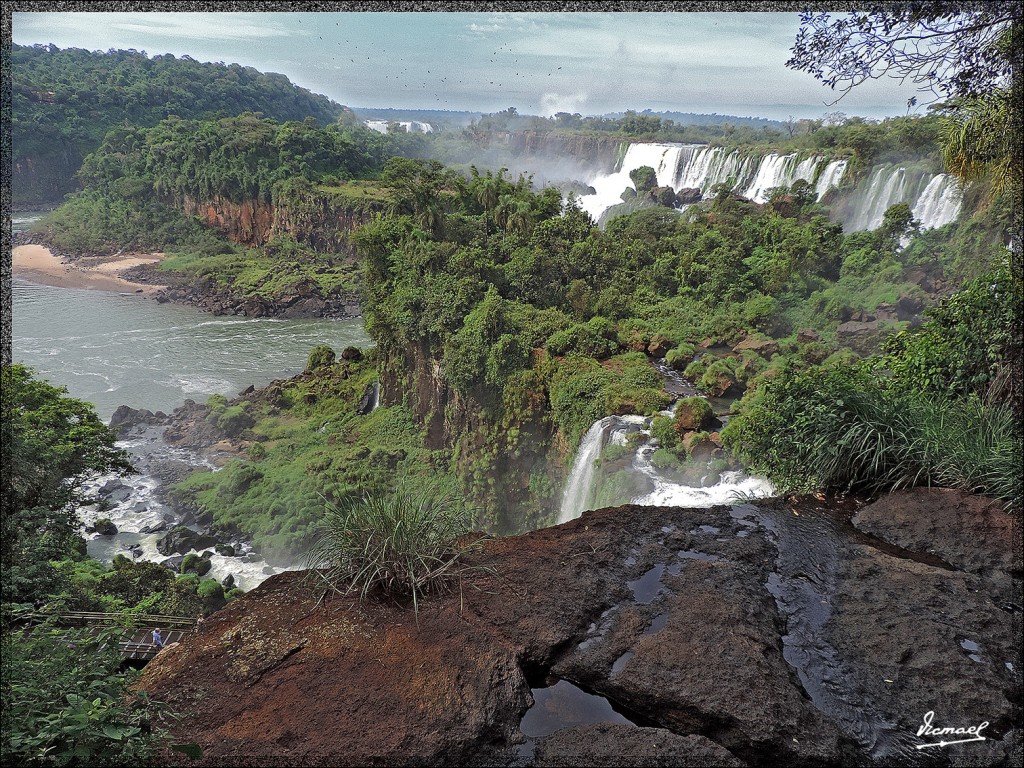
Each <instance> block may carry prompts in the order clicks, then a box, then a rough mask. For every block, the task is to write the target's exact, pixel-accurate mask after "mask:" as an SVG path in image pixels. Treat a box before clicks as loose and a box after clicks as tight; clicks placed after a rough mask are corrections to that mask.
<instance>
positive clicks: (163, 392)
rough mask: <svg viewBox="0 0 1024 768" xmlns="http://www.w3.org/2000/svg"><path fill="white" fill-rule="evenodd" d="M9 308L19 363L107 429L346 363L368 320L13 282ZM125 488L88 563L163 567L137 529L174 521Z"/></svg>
mask: <svg viewBox="0 0 1024 768" xmlns="http://www.w3.org/2000/svg"><path fill="white" fill-rule="evenodd" d="M35 218H37V214H32V213H20V214H17V215H16V217H15V220H14V225H13V227H12V229H14V230H18V229H22V228H25V227H26V226H28V225H29V224H31V222H32V221H33V220H35ZM11 298H12V313H13V358H14V361H15V362H16V363H22V364H24V365H27V366H30V367H32V368H34V369H35V370H36V371H37V373H38V375H39V376H40V377H41V378H43V379H46V380H47V381H49V382H50V383H51V384H54V385H56V386H64V387H67V390H68V393H69V394H70V395H71V396H72V397H76V398H79V399H82V400H86V401H88V402H90V403H92V404H94V405H95V406H96V411H97V413H98V414H99V416H100V418H102V419H103V420H104V421H106V420H109V418H110V416H111V415H112V414H113V412H114V411H115V410H116V409H117V407H118V406H119V405H122V404H124V405H129V406H131V407H132V408H147V409H149V410H151V411H158V410H161V411H165V412H167V413H170V412H171V411H173V410H174V409H175V408H176V407H178V406H180V405H182V404H183V403H184V402H185V400H186V399H192V400H195V401H197V402H203V401H205V400H206V399H207V398H208V397H209V396H210V395H213V394H223V395H225V396H226V397H233V396H234V395H235V394H236V393H238V392H239V391H241V390H242V389H244V388H245V387H247V386H249V385H250V384H252V385H255V386H256V387H262V386H265V385H267V384H269V383H270V382H271V381H273V380H274V379H278V378H284V377H288V376H292V375H294V374H296V373H299V372H301V371H302V369H303V368H304V367H305V363H306V357H307V356H308V354H309V350H310V349H311V348H312V347H314V346H316V345H317V344H328V345H330V346H331V347H333V348H334V349H335V350H337V351H339V352H340V351H341V350H342V349H344V348H345V347H347V346H350V345H351V346H357V347H365V346H367V345H368V344H369V343H370V339H369V337H368V336H367V334H366V332H365V330H364V328H363V324H362V321H361V320H319V319H312V320H279V319H266V318H258V319H256V318H240V317H214V316H213V315H210V314H207V313H204V312H200V311H199V310H197V309H194V308H192V307H182V306H177V305H172V304H158V303H157V302H155V301H153V300H151V299H146V298H142V297H140V296H136V295H134V294H119V293H113V292H109V291H96V290H86V289H72V288H56V287H51V286H46V285H39V284H36V283H32V282H28V281H26V280H23V279H20V278H16V279H15V280H14V284H13V290H12V296H11ZM122 445H123V447H125V448H127V449H128V450H129V452H131V453H132V455H133V460H134V461H135V462H136V463H137V464H138V465H139V466H140V467H145V466H146V465H147V464H149V462H151V461H152V460H153V459H154V456H152V455H151V454H152V450H153V449H152V446H151V444H146V443H144V442H142V441H137V440H136V441H132V442H129V443H123V444H122ZM143 452H146V453H145V454H144V453H143ZM179 458H188V457H187V456H182V457H179ZM194 460H195V461H196V462H198V459H194ZM128 485H129V486H130V488H131V494H130V495H129V496H128V497H127V498H125V499H123V500H121V501H120V502H119V503H118V504H117V505H116V506H115V508H114V509H113V510H110V511H108V512H104V513H103V515H104V516H105V517H109V518H110V519H111V520H113V522H114V523H115V524H116V525H117V526H118V528H119V533H118V534H117V535H116V536H112V537H111V536H104V537H96V536H94V537H93V538H92V539H91V540H90V541H89V552H90V554H91V555H93V556H94V557H97V558H98V559H101V560H103V561H105V562H109V561H110V560H111V559H112V558H113V556H114V555H115V554H117V553H118V552H122V553H123V552H125V551H127V550H126V547H128V546H130V545H133V544H139V545H140V549H141V551H142V553H143V556H144V557H146V558H147V559H152V560H160V559H162V558H161V556H159V555H158V554H157V552H156V549H155V542H156V539H157V538H159V535H158V534H156V533H151V534H144V533H140V529H142V528H145V527H146V526H152V525H154V524H159V523H160V522H161V521H164V522H167V521H168V517H169V516H170V510H168V509H166V508H165V507H164V506H163V505H162V504H161V503H160V502H159V501H158V500H156V499H155V498H154V496H153V489H154V487H155V485H156V483H155V481H153V480H152V478H150V477H148V476H146V475H145V474H143V475H141V476H133V477H131V478H129V479H128ZM82 516H83V519H84V520H86V521H89V520H91V519H92V518H95V517H96V516H98V512H97V511H96V510H92V509H86V510H83V515H82ZM214 566H215V567H214V569H213V570H212V571H211V572H210V575H211V576H215V577H219V578H222V577H223V576H225V575H227V573H229V572H230V573H232V575H234V577H235V580H236V582H237V583H238V584H239V586H242V587H243V588H245V589H249V588H252V587H253V586H255V585H256V584H258V583H259V581H261V580H262V579H263V578H265V577H266V574H265V573H264V572H263V569H264V566H265V564H264V563H263V562H262V561H261V560H259V559H258V558H256V557H255V556H254V555H249V556H248V558H246V560H245V562H244V563H243V561H242V560H241V559H239V558H221V557H219V556H217V557H215V558H214Z"/></svg>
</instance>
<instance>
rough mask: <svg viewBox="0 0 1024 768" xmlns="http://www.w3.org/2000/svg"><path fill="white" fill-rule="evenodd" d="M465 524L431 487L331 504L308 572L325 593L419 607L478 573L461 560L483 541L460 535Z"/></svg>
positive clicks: (457, 507) (454, 503)
mask: <svg viewBox="0 0 1024 768" xmlns="http://www.w3.org/2000/svg"><path fill="white" fill-rule="evenodd" d="M471 520H472V515H471V513H470V511H469V510H468V509H467V508H466V506H465V505H464V504H463V503H462V501H461V500H458V499H455V498H454V497H452V496H451V495H449V494H446V493H444V492H442V491H439V490H437V489H436V488H433V487H430V486H422V487H420V488H418V489H412V488H408V487H401V488H399V489H398V490H397V491H395V493H394V494H393V495H383V494H382V495H377V496H364V497H362V498H358V499H352V500H350V501H348V502H347V503H345V504H343V505H341V506H339V507H335V506H333V505H329V506H328V507H327V512H326V514H325V515H324V519H323V522H322V523H321V525H320V527H319V530H318V537H317V539H316V542H315V543H314V545H313V547H312V549H311V550H310V552H309V555H308V567H309V568H310V569H311V570H312V572H313V573H314V574H315V575H316V577H317V578H319V579H320V580H321V581H322V584H323V585H324V586H326V588H327V589H329V590H334V591H337V592H340V593H343V594H349V593H351V592H358V593H359V596H360V599H365V598H367V597H369V596H371V595H374V594H382V595H387V596H391V597H409V598H412V601H413V606H414V608H417V609H418V606H419V600H420V598H421V597H423V596H424V595H425V594H428V593H444V592H448V591H450V590H451V589H452V588H453V587H454V586H455V585H456V584H457V583H459V582H460V581H461V579H462V578H463V577H464V576H465V575H466V574H467V573H469V572H471V571H476V570H480V566H478V565H475V564H470V563H469V562H467V560H466V556H467V555H469V554H470V553H472V552H475V551H477V550H479V548H480V546H481V543H482V539H481V538H479V537H469V538H467V537H466V534H467V532H468V531H469V526H470V524H471Z"/></svg>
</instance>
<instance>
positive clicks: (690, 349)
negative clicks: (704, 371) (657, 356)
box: [665, 344, 695, 371]
mask: <svg viewBox="0 0 1024 768" xmlns="http://www.w3.org/2000/svg"><path fill="white" fill-rule="evenodd" d="M694 350H695V347H694V346H693V345H692V344H679V345H677V346H675V347H672V349H670V350H669V351H668V352H666V353H665V364H666V365H667V366H668V367H669V368H674V369H675V370H677V371H681V370H685V369H686V367H687V366H689V365H690V364H691V363H692V362H693V355H694Z"/></svg>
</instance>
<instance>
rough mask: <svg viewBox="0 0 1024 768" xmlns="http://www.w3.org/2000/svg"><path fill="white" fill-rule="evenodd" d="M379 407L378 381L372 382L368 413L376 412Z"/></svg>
mask: <svg viewBox="0 0 1024 768" xmlns="http://www.w3.org/2000/svg"><path fill="white" fill-rule="evenodd" d="M379 405H380V381H375V382H373V399H372V400H370V412H371V413H372V412H373V411H375V410H377V407H378V406H379Z"/></svg>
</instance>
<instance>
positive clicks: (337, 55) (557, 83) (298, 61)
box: [12, 4, 921, 120]
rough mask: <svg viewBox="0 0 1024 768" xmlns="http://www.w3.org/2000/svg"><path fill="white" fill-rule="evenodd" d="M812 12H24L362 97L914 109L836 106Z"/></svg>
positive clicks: (33, 22)
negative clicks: (812, 47) (804, 21)
mask: <svg viewBox="0 0 1024 768" xmlns="http://www.w3.org/2000/svg"><path fill="white" fill-rule="evenodd" d="M256 6H257V7H258V4H256ZM97 7H101V6H100V5H99V4H97ZM799 23H800V21H799V16H798V15H797V14H795V13H479V12H472V13H471V12H459V13H441V12H424V13H359V12H336V13H260V12H255V13H155V12H154V13H14V14H12V39H13V41H14V42H15V43H19V44H22V45H34V44H37V43H42V44H54V45H57V46H58V47H60V48H69V47H73V48H86V49H89V50H107V49H110V48H119V49H135V50H138V51H146V52H147V53H148V54H149V55H151V56H153V55H157V54H164V53H172V54H174V55H175V56H183V55H188V56H191V57H192V58H194V59H197V60H199V61H221V62H224V63H238V64H242V65H244V66H251V67H255V68H256V69H258V70H260V71H264V72H279V73H281V74H284V75H287V76H288V78H289V79H291V81H292V82H293V83H295V84H297V85H300V86H302V87H304V88H308V89H310V90H311V91H314V92H315V93H321V94H324V95H325V96H328V97H330V98H331V99H333V100H335V101H337V102H339V103H341V104H345V105H348V106H352V107H392V108H398V109H450V110H467V111H479V112H495V111H498V110H502V109H505V108H507V107H510V106H514V107H515V108H516V109H517V110H518V111H519V112H520V113H522V114H541V115H546V116H550V115H552V114H554V113H555V112H570V113H572V112H579V113H581V114H583V115H595V114H604V113H607V112H619V111H624V110H627V109H633V110H636V111H643V110H645V109H650V110H652V111H655V112H661V111H678V112H698V113H718V114H723V115H739V116H756V117H768V118H772V119H777V120H785V119H787V118H789V117H795V118H816V117H821V116H822V115H823V114H825V113H827V112H835V111H841V112H845V113H846V114H848V115H861V116H864V117H869V118H882V117H886V116H892V115H903V114H907V99H908V98H910V97H911V96H913V95H914V94H915V90H914V87H913V86H912V85H910V84H905V85H901V84H900V83H899V82H898V81H895V80H880V81H871V82H868V83H865V84H863V85H861V86H858V87H857V88H855V89H854V90H853V91H852V92H851V93H850V94H848V95H847V96H846V97H845V98H843V99H842V100H841V101H840V102H838V103H836V104H832V102H834V101H835V99H836V97H837V96H838V95H839V94H837V93H836V92H833V91H832V90H830V89H829V88H828V87H826V86H823V85H821V84H820V83H818V82H817V81H816V80H815V79H814V78H812V77H811V76H810V75H807V74H804V73H801V72H794V71H792V70H789V69H787V68H786V67H785V62H786V60H787V59H788V58H789V56H790V51H789V49H790V47H791V46H792V44H793V41H794V39H795V37H796V33H797V30H798V28H799ZM918 111H919V112H920V111H921V108H918Z"/></svg>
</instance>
